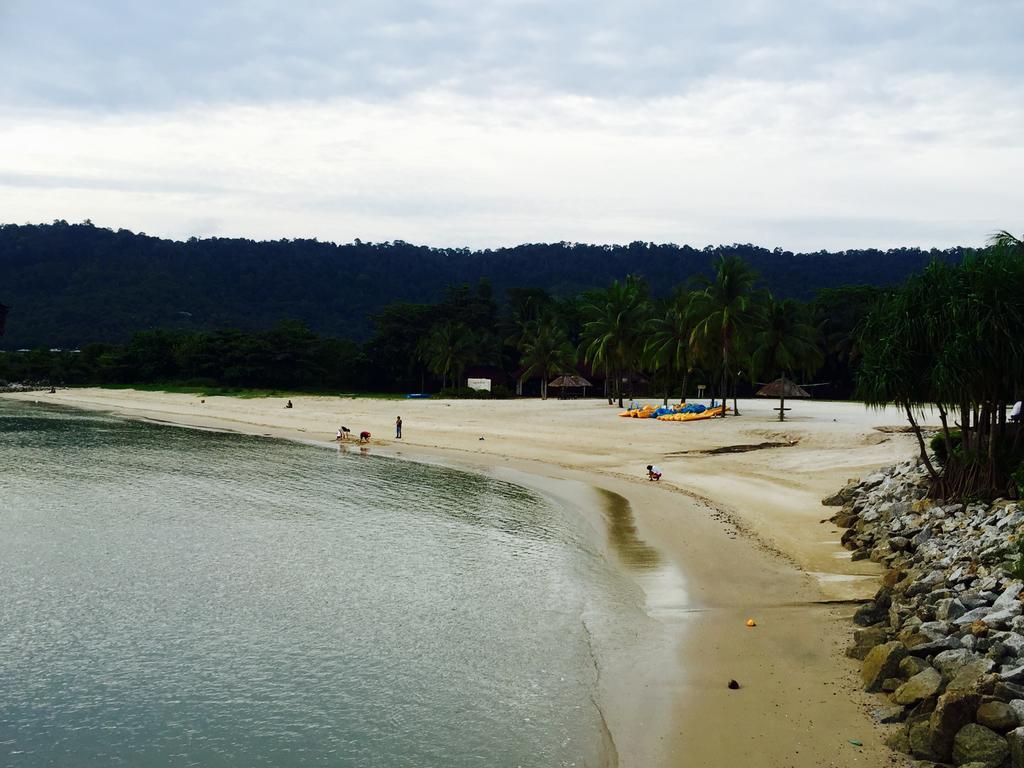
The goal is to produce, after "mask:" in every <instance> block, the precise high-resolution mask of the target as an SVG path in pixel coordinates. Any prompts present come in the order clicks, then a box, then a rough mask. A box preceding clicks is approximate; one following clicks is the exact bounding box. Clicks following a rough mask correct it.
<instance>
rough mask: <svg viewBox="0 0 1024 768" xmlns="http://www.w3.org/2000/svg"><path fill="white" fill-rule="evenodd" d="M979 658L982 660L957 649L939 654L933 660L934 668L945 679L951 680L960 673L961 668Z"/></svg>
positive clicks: (975, 655) (966, 651)
mask: <svg viewBox="0 0 1024 768" xmlns="http://www.w3.org/2000/svg"><path fill="white" fill-rule="evenodd" d="M977 658H980V657H979V656H978V655H977V654H975V653H971V652H970V651H968V650H965V649H963V648H957V649H955V650H950V651H943V652H942V653H940V654H938V655H937V656H936V657H935V658H934V659H932V666H933V667H935V668H936V669H937V670H939V672H941V673H942V676H943V677H944V678H946V679H947V680H951V679H953V677H954V676H955V675H956V673H957V672H959V671H960V667H962V666H964V665H965V664H967V663H968V662H971V661H973V660H974V659H977Z"/></svg>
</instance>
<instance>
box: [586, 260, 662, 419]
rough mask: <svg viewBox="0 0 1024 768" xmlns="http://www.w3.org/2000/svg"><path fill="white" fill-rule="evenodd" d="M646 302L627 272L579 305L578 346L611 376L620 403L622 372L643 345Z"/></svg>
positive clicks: (639, 284) (638, 283) (627, 369)
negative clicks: (581, 331)
mask: <svg viewBox="0 0 1024 768" xmlns="http://www.w3.org/2000/svg"><path fill="white" fill-rule="evenodd" d="M648 308H649V305H648V303H647V291H646V288H645V286H644V285H643V283H642V282H641V281H640V280H639V279H637V278H636V277H634V276H632V275H630V276H629V277H627V278H626V282H625V283H620V282H619V281H618V280H616V281H614V282H613V283H612V284H611V286H609V287H608V288H607V289H606V290H604V291H594V292H592V293H589V294H587V295H586V297H585V303H584V304H583V307H582V315H583V333H582V343H581V346H580V349H581V352H582V355H583V358H584V359H585V360H586V361H587V362H588V363H589V364H590V365H592V366H594V367H596V368H602V369H604V371H605V375H606V376H608V375H611V376H613V377H614V385H615V386H614V390H613V391H611V392H609V395H608V403H609V404H611V402H612V396H613V394H614V395H615V396H617V397H618V399H619V407H620V408H621V407H622V376H623V374H624V373H626V374H629V380H630V382H631V383H632V371H633V366H634V364H635V363H636V362H637V360H638V359H639V355H640V352H641V351H642V349H643V344H642V342H641V338H642V335H643V331H644V327H645V321H646V319H647V312H648Z"/></svg>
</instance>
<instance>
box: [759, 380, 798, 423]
mask: <svg viewBox="0 0 1024 768" xmlns="http://www.w3.org/2000/svg"><path fill="white" fill-rule="evenodd" d="M756 394H757V396H758V397H777V398H779V407H778V408H775V409H774V410H776V411H778V412H779V421H785V420H786V411H788V410H789V408H787V407H786V398H787V397H810V396H811V393H810V392H808V391H807V390H806V389H804V388H803V387H801V386H800V385H799V384H794V383H793V382H792V381H790V380H789V379H787V378H786V377H785V376H783V377H781V378H778V379H776V380H775V381H773V382H772V383H770V384H765V385H764V386H763V387H761V388H760V389H759V390H757V393H756Z"/></svg>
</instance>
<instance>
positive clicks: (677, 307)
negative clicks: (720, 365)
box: [644, 289, 695, 405]
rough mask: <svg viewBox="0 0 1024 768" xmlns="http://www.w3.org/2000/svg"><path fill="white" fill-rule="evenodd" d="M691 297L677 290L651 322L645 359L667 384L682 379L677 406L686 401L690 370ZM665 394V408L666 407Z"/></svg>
mask: <svg viewBox="0 0 1024 768" xmlns="http://www.w3.org/2000/svg"><path fill="white" fill-rule="evenodd" d="M691 299H692V296H691V294H690V293H688V292H686V291H684V290H682V289H677V291H676V293H675V295H674V296H673V297H672V299H671V300H670V301H669V303H668V305H667V306H666V307H665V310H664V313H663V314H661V315H656V316H654V317H652V318H651V320H650V323H649V325H648V332H647V343H646V344H645V346H644V357H645V358H646V360H647V361H648V363H649V364H650V365H651V366H652V367H653V368H654V369H655V370H663V371H665V373H666V375H667V377H668V381H669V382H671V381H673V380H675V378H676V377H677V376H682V386H681V387H680V392H679V402H680V403H682V402H685V400H686V384H687V380H688V378H689V375H690V371H691V370H693V363H694V349H693V329H694V325H695V322H694V317H693V311H692V306H691ZM668 397H669V395H668V390H667V389H666V391H665V401H664V402H665V404H666V405H668Z"/></svg>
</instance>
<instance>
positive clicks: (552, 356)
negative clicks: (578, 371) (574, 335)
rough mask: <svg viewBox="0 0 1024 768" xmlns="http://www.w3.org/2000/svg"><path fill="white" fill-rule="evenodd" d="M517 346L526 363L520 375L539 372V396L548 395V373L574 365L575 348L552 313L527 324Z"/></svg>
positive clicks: (526, 376)
mask: <svg viewBox="0 0 1024 768" xmlns="http://www.w3.org/2000/svg"><path fill="white" fill-rule="evenodd" d="M519 349H520V351H521V352H522V354H523V357H522V361H523V365H524V366H525V370H524V371H523V377H524V378H528V377H530V376H532V375H533V374H535V373H540V375H541V380H540V397H541V399H542V400H547V399H548V377H549V376H551V375H553V374H556V373H563V372H565V371H569V370H572V368H573V366H575V365H576V350H575V349H573V346H572V342H570V341H569V336H568V334H566V332H565V330H564V329H563V328H562V327H561V326H560V325H559V324H558V323H556V322H555V321H554V319H553V318H551V317H545V318H541V319H540V320H535V321H534V322H532V323H529V324H527V327H526V329H525V330H524V332H523V336H522V340H521V341H520V343H519Z"/></svg>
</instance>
